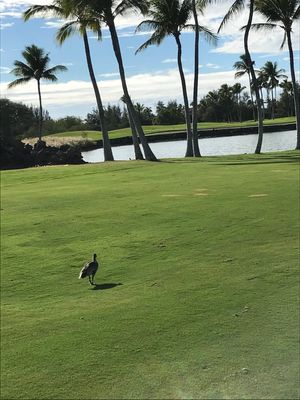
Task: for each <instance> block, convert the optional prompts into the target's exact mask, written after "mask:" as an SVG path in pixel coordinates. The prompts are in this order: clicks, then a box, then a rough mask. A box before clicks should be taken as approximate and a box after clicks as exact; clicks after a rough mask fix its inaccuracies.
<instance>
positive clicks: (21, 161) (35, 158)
mask: <svg viewBox="0 0 300 400" xmlns="http://www.w3.org/2000/svg"><path fill="white" fill-rule="evenodd" d="M0 160H1V161H0V168H1V169H13V168H26V167H34V166H41V165H61V164H83V163H84V161H83V159H82V155H81V150H80V149H79V148H78V147H74V146H70V145H67V144H65V145H63V146H61V147H59V148H57V147H51V146H47V145H46V142H44V141H42V140H41V141H38V142H37V143H35V145H34V146H33V147H32V146H30V145H29V144H24V143H22V142H21V141H19V140H11V141H9V142H5V143H3V142H1V148H0Z"/></svg>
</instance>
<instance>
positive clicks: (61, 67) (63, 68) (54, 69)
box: [43, 65, 68, 78]
mask: <svg viewBox="0 0 300 400" xmlns="http://www.w3.org/2000/svg"><path fill="white" fill-rule="evenodd" d="M67 70H68V68H67V67H66V66H65V65H55V67H52V68H49V69H47V71H45V72H44V73H43V78H44V76H46V75H49V74H50V75H52V74H54V73H56V72H60V71H67Z"/></svg>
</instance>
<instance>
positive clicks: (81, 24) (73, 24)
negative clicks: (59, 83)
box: [23, 0, 114, 161]
mask: <svg viewBox="0 0 300 400" xmlns="http://www.w3.org/2000/svg"><path fill="white" fill-rule="evenodd" d="M70 10H72V11H70ZM37 14H44V15H45V14H46V15H47V14H52V15H55V16H58V17H60V18H64V17H67V16H69V17H71V18H73V20H71V21H68V22H66V23H65V24H64V25H63V26H62V27H61V28H60V29H59V30H58V32H57V34H56V39H57V41H58V43H59V44H62V43H64V41H65V40H66V39H67V38H68V37H70V36H71V35H72V34H74V33H76V32H79V33H80V35H81V36H82V38H83V42H84V49H85V56H86V61H87V66H88V70H89V75H90V79H91V82H92V85H93V89H94V93H95V97H96V103H97V108H98V113H99V119H100V126H101V132H102V138H103V152H104V160H105V161H113V160H114V157H113V153H112V149H111V144H110V140H109V135H108V129H107V125H106V121H105V117H104V109H103V104H102V99H101V95H100V91H99V87H98V85H97V81H96V78H95V73H94V68H93V64H92V59H91V52H90V47H89V42H88V37H87V28H90V29H92V30H93V31H94V32H97V33H98V35H99V37H100V35H101V30H100V24H99V21H98V20H97V19H95V18H94V19H92V18H89V17H87V16H85V15H84V12H83V11H82V10H80V9H76V8H75V7H74V4H72V2H71V1H64V0H56V1H55V2H54V3H53V4H52V5H48V6H47V5H45V6H43V5H34V6H32V7H30V8H28V9H27V10H26V11H25V12H24V14H23V16H24V20H25V21H28V20H29V19H30V18H32V17H34V16H35V15H37Z"/></svg>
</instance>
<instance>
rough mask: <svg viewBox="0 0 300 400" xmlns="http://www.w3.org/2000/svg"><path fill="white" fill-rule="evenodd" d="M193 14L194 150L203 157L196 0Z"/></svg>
mask: <svg viewBox="0 0 300 400" xmlns="http://www.w3.org/2000/svg"><path fill="white" fill-rule="evenodd" d="M192 7H193V15H194V20H195V60H194V62H195V65H194V93H193V112H192V121H193V150H194V156H195V157H201V154H200V149H199V141H198V125H197V123H198V115H197V112H198V81H199V24H198V15H197V9H196V0H193V3H192Z"/></svg>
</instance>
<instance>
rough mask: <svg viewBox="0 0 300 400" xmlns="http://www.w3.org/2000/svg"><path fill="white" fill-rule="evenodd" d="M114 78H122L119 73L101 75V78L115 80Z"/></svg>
mask: <svg viewBox="0 0 300 400" xmlns="http://www.w3.org/2000/svg"><path fill="white" fill-rule="evenodd" d="M114 76H120V74H119V72H109V73H106V74H99V77H101V78H113V77H114Z"/></svg>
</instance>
